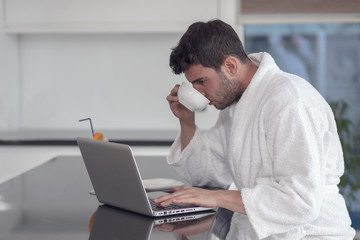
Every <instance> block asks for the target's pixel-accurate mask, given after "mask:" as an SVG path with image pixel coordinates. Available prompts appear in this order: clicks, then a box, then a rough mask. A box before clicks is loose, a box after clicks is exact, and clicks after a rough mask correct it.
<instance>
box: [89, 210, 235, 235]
mask: <svg viewBox="0 0 360 240" xmlns="http://www.w3.org/2000/svg"><path fill="white" fill-rule="evenodd" d="M231 217H232V212H230V211H228V210H226V209H218V211H217V212H214V211H206V212H202V213H193V214H182V215H176V216H169V217H166V218H151V217H147V216H143V215H139V214H136V213H132V212H128V211H125V210H121V209H117V208H113V207H110V206H105V205H102V206H99V207H98V209H97V211H96V212H95V213H94V214H93V216H92V218H91V219H90V223H89V226H90V230H91V232H90V240H102V239H136V240H148V239H169V240H171V239H189V240H191V239H198V240H202V239H204V240H207V239H225V237H226V234H227V232H228V230H229V227H230V221H231Z"/></svg>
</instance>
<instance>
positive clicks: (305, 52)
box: [244, 23, 360, 131]
mask: <svg viewBox="0 0 360 240" xmlns="http://www.w3.org/2000/svg"><path fill="white" fill-rule="evenodd" d="M244 35H245V42H244V44H245V50H246V51H247V53H252V52H260V51H265V52H268V53H270V54H271V55H272V56H273V58H274V60H275V62H276V63H277V64H278V65H279V67H280V68H281V69H282V70H284V71H287V72H290V73H294V74H297V75H299V76H301V77H303V78H305V79H306V80H307V81H309V82H310V83H311V84H312V85H313V86H314V87H315V88H317V89H318V91H319V92H320V93H321V94H322V95H323V97H324V98H325V99H326V100H327V101H328V102H337V101H345V102H346V103H347V104H348V105H349V110H348V112H347V117H348V118H350V120H351V121H352V122H353V123H354V127H355V129H356V130H357V131H360V107H359V105H360V67H359V66H360V24H359V23H305V24H303V23H296V24H247V25H245V27H244Z"/></svg>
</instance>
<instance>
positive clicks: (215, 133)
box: [168, 53, 355, 240]
mask: <svg viewBox="0 0 360 240" xmlns="http://www.w3.org/2000/svg"><path fill="white" fill-rule="evenodd" d="M249 57H250V59H251V60H252V61H253V62H254V63H255V64H256V65H258V66H259V68H258V70H257V72H256V73H255V75H254V77H253V78H252V80H251V82H250V85H249V86H248V88H247V89H246V91H245V92H244V94H243V95H242V97H241V99H240V100H239V101H238V102H237V103H234V104H232V105H231V106H229V107H228V108H226V109H224V110H222V111H221V112H220V114H219V119H218V121H217V123H216V124H215V126H214V127H213V128H211V129H210V130H209V131H207V132H205V133H201V132H200V131H199V130H198V129H197V130H196V132H195V135H194V137H193V139H192V140H191V142H190V144H189V145H188V146H187V147H186V148H185V149H184V150H183V151H182V152H181V150H180V149H181V146H180V139H179V137H180V136H178V137H177V138H176V140H175V142H174V143H173V145H172V147H171V151H170V154H169V156H168V163H169V164H171V165H172V166H174V167H175V168H176V169H177V170H178V172H179V173H180V174H181V175H182V176H183V177H184V178H185V179H187V180H188V181H189V182H190V183H191V184H192V185H194V186H204V185H210V186H221V187H225V186H228V185H229V184H231V183H232V182H234V183H235V185H236V187H237V189H240V190H241V193H242V198H243V203H244V205H245V209H246V213H247V217H248V220H249V222H250V225H251V227H252V230H251V231H247V232H249V234H250V233H251V232H252V233H253V235H252V236H250V235H251V234H250V235H249V236H248V237H249V238H246V234H244V233H243V232H241V230H240V229H241V228H240V227H239V225H238V224H240V223H241V222H243V217H242V216H241V215H240V214H237V213H235V214H234V217H233V219H232V225H231V228H230V233H229V235H228V239H256V238H258V239H264V238H267V237H269V239H303V238H306V239H341V240H344V239H353V236H354V235H355V231H354V229H352V228H351V227H350V224H351V220H350V218H349V215H348V212H347V209H346V206H345V202H344V199H343V197H342V196H341V195H340V194H339V192H338V190H339V189H338V187H337V184H338V183H339V181H340V180H339V179H340V176H341V175H342V174H343V172H344V160H343V153H342V150H341V145H340V141H339V137H338V134H337V129H336V124H335V121H334V116H333V113H332V110H331V109H330V107H329V105H328V104H327V102H326V101H325V100H324V99H323V98H322V96H321V95H320V94H319V93H318V92H317V91H316V90H315V89H314V88H313V87H312V86H311V85H310V84H309V83H308V82H306V81H305V80H303V79H302V78H300V77H297V76H295V75H292V74H289V73H285V72H283V71H281V70H280V69H279V68H278V67H277V65H276V64H275V62H274V60H273V58H272V57H271V56H270V55H269V54H267V53H257V54H252V55H250V56H249ZM244 236H245V237H244Z"/></svg>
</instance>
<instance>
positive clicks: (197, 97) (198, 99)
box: [177, 82, 210, 112]
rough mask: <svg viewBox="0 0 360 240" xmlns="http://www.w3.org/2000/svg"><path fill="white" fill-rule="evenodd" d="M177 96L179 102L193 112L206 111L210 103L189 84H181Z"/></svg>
mask: <svg viewBox="0 0 360 240" xmlns="http://www.w3.org/2000/svg"><path fill="white" fill-rule="evenodd" d="M177 94H178V98H179V102H180V103H181V104H182V105H184V106H185V107H186V108H187V109H189V110H190V111H192V112H194V111H202V110H204V108H205V107H206V106H207V105H208V104H209V102H210V101H209V100H208V99H207V98H206V97H205V96H204V95H202V94H201V93H200V92H199V91H197V90H196V89H195V88H194V87H193V86H192V84H191V83H188V82H183V83H181V85H180V87H179V90H178V93H177Z"/></svg>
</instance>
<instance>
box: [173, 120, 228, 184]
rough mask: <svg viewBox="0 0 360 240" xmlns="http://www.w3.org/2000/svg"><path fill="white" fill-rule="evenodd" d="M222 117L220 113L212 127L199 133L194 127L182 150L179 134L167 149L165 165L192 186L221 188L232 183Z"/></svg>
mask: <svg viewBox="0 0 360 240" xmlns="http://www.w3.org/2000/svg"><path fill="white" fill-rule="evenodd" d="M224 118H225V117H224V116H223V115H222V114H221V113H220V115H219V119H218V120H217V122H216V124H215V126H214V127H213V128H211V129H210V130H209V131H207V132H204V133H201V132H200V130H199V129H198V128H197V129H196V132H195V135H194V136H193V138H192V140H191V141H190V143H189V144H188V146H186V148H185V149H184V150H183V151H181V140H180V135H178V136H177V137H176V139H175V141H174V143H173V144H172V146H171V149H170V153H169V155H168V158H167V161H168V163H169V164H170V165H172V166H173V167H174V168H175V169H176V170H177V171H178V173H179V174H180V175H181V176H182V177H183V178H184V179H185V180H187V181H188V182H189V183H190V184H191V185H192V186H208V187H221V188H225V187H227V186H228V185H230V184H231V183H232V178H231V174H230V171H229V167H228V162H227V161H226V154H225V151H226V149H225V148H226V142H227V140H226V131H225V128H224V120H225V119H224Z"/></svg>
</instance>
